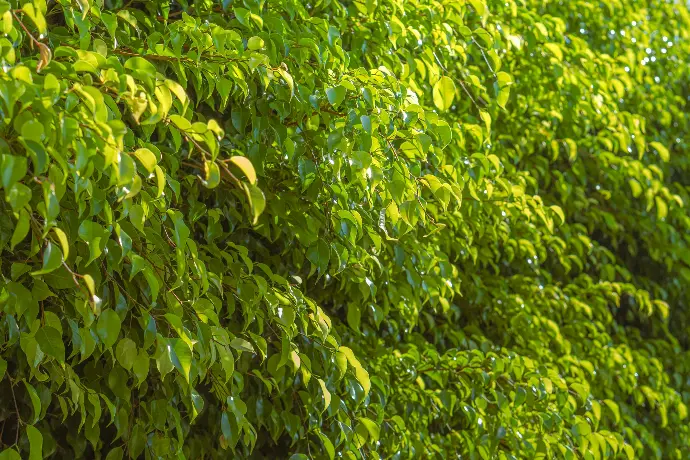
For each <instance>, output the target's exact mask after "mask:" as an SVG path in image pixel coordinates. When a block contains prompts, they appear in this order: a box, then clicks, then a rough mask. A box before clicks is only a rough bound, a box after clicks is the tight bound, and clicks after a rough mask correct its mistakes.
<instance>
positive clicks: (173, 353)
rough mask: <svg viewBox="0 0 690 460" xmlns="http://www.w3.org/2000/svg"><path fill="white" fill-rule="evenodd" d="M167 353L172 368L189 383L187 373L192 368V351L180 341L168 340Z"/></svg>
mask: <svg viewBox="0 0 690 460" xmlns="http://www.w3.org/2000/svg"><path fill="white" fill-rule="evenodd" d="M168 344H169V345H168V353H169V355H170V361H171V362H172V363H173V366H175V367H176V368H177V370H178V371H180V373H181V374H182V375H183V376H184V378H185V380H186V381H187V383H189V379H190V375H189V372H190V370H191V368H192V350H191V348H189V345H187V344H186V343H185V342H184V340H182V339H168Z"/></svg>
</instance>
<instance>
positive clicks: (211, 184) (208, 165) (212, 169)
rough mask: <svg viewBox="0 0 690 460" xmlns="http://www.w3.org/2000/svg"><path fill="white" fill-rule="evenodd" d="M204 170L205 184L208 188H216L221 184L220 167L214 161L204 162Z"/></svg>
mask: <svg viewBox="0 0 690 460" xmlns="http://www.w3.org/2000/svg"><path fill="white" fill-rule="evenodd" d="M204 171H205V173H206V179H205V181H204V185H205V186H206V187H207V188H216V187H218V185H219V184H220V169H219V168H218V165H217V164H216V163H215V162H214V161H205V162H204Z"/></svg>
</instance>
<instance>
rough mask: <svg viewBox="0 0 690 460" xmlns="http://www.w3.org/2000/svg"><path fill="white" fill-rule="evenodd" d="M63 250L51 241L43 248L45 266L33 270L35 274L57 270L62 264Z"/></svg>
mask: <svg viewBox="0 0 690 460" xmlns="http://www.w3.org/2000/svg"><path fill="white" fill-rule="evenodd" d="M62 261H63V258H62V251H60V248H59V247H57V246H56V245H54V244H53V243H51V242H50V241H49V242H48V244H47V245H46V247H45V249H44V250H43V268H41V269H40V270H37V271H35V272H31V274H32V275H33V276H37V275H44V274H46V273H50V272H52V271H53V270H56V269H57V268H58V267H60V266H61V265H62Z"/></svg>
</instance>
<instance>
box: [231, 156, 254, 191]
mask: <svg viewBox="0 0 690 460" xmlns="http://www.w3.org/2000/svg"><path fill="white" fill-rule="evenodd" d="M229 161H230V163H232V164H234V165H235V166H237V167H238V168H240V171H242V172H243V173H244V175H245V176H246V177H247V180H248V181H249V183H250V184H252V185H255V184H256V171H255V170H254V165H252V162H251V161H249V158H247V157H241V156H233V157H230V160H229Z"/></svg>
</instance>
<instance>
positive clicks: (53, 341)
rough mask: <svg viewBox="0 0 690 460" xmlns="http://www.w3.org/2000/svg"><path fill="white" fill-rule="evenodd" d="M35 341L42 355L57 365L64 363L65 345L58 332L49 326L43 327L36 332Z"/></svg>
mask: <svg viewBox="0 0 690 460" xmlns="http://www.w3.org/2000/svg"><path fill="white" fill-rule="evenodd" d="M36 341H37V342H38V346H39V347H41V351H42V352H43V353H45V354H46V355H48V356H50V357H53V358H55V359H56V360H57V361H58V362H59V363H64V362H65V344H64V342H63V341H62V334H61V333H60V331H58V330H57V329H55V328H54V327H51V326H43V327H41V328H39V329H38V331H36Z"/></svg>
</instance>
